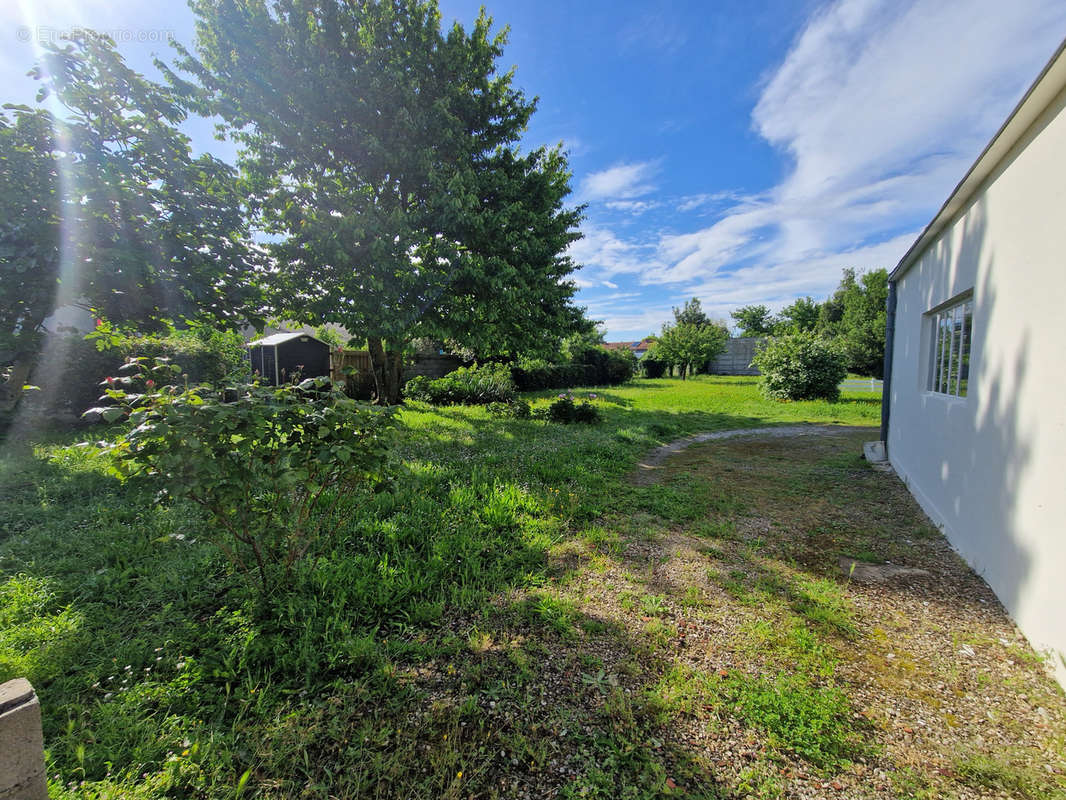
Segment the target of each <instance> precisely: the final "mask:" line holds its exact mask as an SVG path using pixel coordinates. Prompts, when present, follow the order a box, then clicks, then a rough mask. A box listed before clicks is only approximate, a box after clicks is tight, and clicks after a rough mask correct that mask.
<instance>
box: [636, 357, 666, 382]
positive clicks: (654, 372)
mask: <svg viewBox="0 0 1066 800" xmlns="http://www.w3.org/2000/svg"><path fill="white" fill-rule="evenodd" d="M640 368H641V369H642V370H643V371H644V377H645V378H661V377H662V376H663V375H665V374H666V362H665V361H660V360H659V359H657V358H655V357H654V356H653V355H652V354H651V353H647V354H645V356H644V358H642V359H641V360H640Z"/></svg>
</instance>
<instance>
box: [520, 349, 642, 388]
mask: <svg viewBox="0 0 1066 800" xmlns="http://www.w3.org/2000/svg"><path fill="white" fill-rule="evenodd" d="M572 355H573V358H574V361H573V362H571V363H569V364H550V363H548V362H547V361H544V360H542V359H531V360H525V361H520V362H518V363H517V364H514V365H512V366H511V377H512V379H513V380H514V383H515V386H516V387H517V388H518V390H519V391H521V392H535V391H541V390H543V389H572V388H574V387H576V386H616V385H618V384H620V383H625V382H626V381H628V380H630V379H631V378H632V377H633V375H634V374H635V373H636V370H637V360H636V356H634V355H633V353H632V352H631V351H630V350H606V349H605V348H603V347H586V348H582V349H580V350H578V351H577V352H575V353H574V354H572Z"/></svg>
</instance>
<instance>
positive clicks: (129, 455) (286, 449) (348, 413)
mask: <svg viewBox="0 0 1066 800" xmlns="http://www.w3.org/2000/svg"><path fill="white" fill-rule="evenodd" d="M179 369H180V367H178V366H177V365H175V364H172V363H170V362H168V361H166V360H165V359H146V358H133V359H130V360H129V361H128V362H127V364H126V365H125V366H124V367H123V370H124V371H125V372H127V373H129V374H128V375H125V376H120V377H109V378H108V380H107V389H106V391H105V394H106V396H107V398H109V399H110V401H111V403H112V405H108V406H103V407H97V408H94V409H90V411H88V412H86V413H87V414H89V415H92V416H96V415H98V416H99V417H102V418H103V419H104V420H105V421H107V422H115V421H117V420H119V419H121V418H123V417H128V419H129V427H128V429H126V430H125V431H124V432H123V433H122V434H121V435H120V436H119V437H118V438H117V439H116V440H115V441H114V442H112V443H108V444H105V445H104V447H103V449H102V450H103V452H104V453H106V454H109V455H110V456H111V458H112V459H113V464H114V470H113V471H114V472H115V473H116V474H117V475H118V476H119V477H121V478H123V479H128V478H130V477H132V476H144V477H146V478H147V479H149V480H151V481H153V482H156V483H158V484H159V487H160V489H161V494H162V495H164V496H169V497H173V498H181V499H187V500H191V501H193V502H194V503H196V504H197V505H199V506H201V507H202V508H203V509H205V510H206V511H207V513H208V514H210V516H211V518H212V523H213V524H211V525H208V526H205V528H204V532H203V534H202V535H203V536H204V537H205V538H210V539H211V540H212V541H213V542H214V544H216V545H218V547H219V548H220V549H221V550H222V551H223V552H224V553H225V554H226V555H227V556H228V557H229V558H230V560H231V561H232V563H233V564H234V565H235V566H236V567H237V568H238V569H240V570H241V572H242V573H244V574H248V573H250V572H251V570H255V571H256V573H257V574H258V577H259V580H260V583H261V586H262V588H263V589H264V590H265V589H267V588H269V587H270V586H272V585H274V584H275V583H277V582H278V581H282V582H285V581H287V579H289V578H290V576H291V570H292V568H293V566H294V565H295V564H296V563H297V562H298V561H300V560H301V559H302V558H303V557H304V556H306V555H308V554H309V553H314V552H316V547H317V545H318V544H319V540H320V539H321V538H322V536H323V535H324V534H326V533H328V532H329V531H330V530H332V528H333V527H334V525H336V524H337V520H336V519H334V511H336V510H337V509H338V506H340V508H341V509H343V508H344V506H345V504H346V503H349V502H350V501H351V498H352V496H353V495H354V494H355V493H357V492H361V491H363V490H364V489H365V488H366V487H367V485H369V484H375V483H377V482H379V481H380V480H381V479H382V477H383V471H384V466H385V459H386V455H387V450H388V446H389V441H390V437H389V435H388V431H389V427H390V420H391V416H390V414H389V413H388V412H386V411H382V410H381V409H377V408H371V407H369V406H363V405H360V404H358V403H356V402H355V401H354V400H351V399H350V398H348V397H346V396H345V395H344V393H343V391H341V389H340V387H339V385H335V384H333V383H332V382H331V381H330V380H329V379H328V378H308V379H307V380H304V381H302V382H301V383H299V384H296V385H293V384H285V385H282V386H277V387H262V386H258V385H256V384H245V385H243V386H240V387H237V388H229V389H225V390H221V391H220V390H213V389H211V388H210V387H208V386H189V385H184V386H178V385H173V384H169V385H163V384H165V383H167V381H168V380H169V379H172V378H174V376H175V374H176V372H177V371H178V370H179Z"/></svg>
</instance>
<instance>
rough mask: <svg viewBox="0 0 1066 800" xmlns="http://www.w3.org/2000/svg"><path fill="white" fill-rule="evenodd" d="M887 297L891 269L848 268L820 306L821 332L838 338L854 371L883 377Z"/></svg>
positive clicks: (848, 365) (819, 329)
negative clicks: (865, 269) (831, 293)
mask: <svg viewBox="0 0 1066 800" xmlns="http://www.w3.org/2000/svg"><path fill="white" fill-rule="evenodd" d="M887 298H888V270H885V269H876V270H871V271H869V272H864V273H858V274H857V273H856V272H855V270H853V269H850V268H849V269H845V270H844V275H843V278H842V279H841V281H840V285H839V286H838V287H837V290H836V291H835V292H834V293H833V296H832V297H830V298H829V299H828V300H827V301H826V302H825V304H824V305H823V306H822V308H821V311H820V315H819V321H818V332H819V333H820V334H821V335H822V336H826V337H828V338H830V339H832V340H834V341H835V342H837V344H838V345H839V347H840V349H841V351H842V352H843V353H844V357H845V359H846V363H847V367H848V369H849V370H851V371H852V372H857V373H859V374H860V375H873V376H874V377H878V378H880V377H883V373H884V360H885V320H886V311H885V301H886V300H887Z"/></svg>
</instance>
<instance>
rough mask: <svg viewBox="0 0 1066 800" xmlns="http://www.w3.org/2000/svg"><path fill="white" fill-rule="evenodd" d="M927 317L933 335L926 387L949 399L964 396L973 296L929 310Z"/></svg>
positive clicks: (971, 331)
mask: <svg viewBox="0 0 1066 800" xmlns="http://www.w3.org/2000/svg"><path fill="white" fill-rule="evenodd" d="M928 316H929V317H930V319H931V320H932V324H933V328H932V331H933V335H932V336H931V337H930V339H931V342H932V351H931V352H930V363H929V383H928V386H927V387H926V388H928V389H929V391H931V392H937V393H938V394H946V395H949V396H951V397H966V394H967V389H968V384H969V380H970V341H971V339H972V338H973V297H972V296H971V297H967V298H966V299H965V300H959V301H954V302H952V303H951V304H950V305H946V306H943V307H942V308H939V309H937V310H935V311H930V312H929V314H928Z"/></svg>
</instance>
